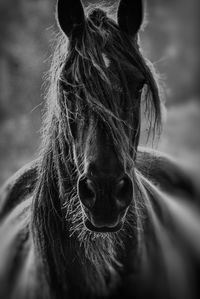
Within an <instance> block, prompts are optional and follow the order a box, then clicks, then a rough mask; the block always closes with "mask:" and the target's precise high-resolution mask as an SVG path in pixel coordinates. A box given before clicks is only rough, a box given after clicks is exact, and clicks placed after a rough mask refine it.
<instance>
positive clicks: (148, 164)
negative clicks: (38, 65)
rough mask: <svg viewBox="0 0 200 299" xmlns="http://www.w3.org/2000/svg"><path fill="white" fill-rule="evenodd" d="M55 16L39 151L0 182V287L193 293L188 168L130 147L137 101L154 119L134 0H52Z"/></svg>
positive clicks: (152, 87) (29, 295)
mask: <svg viewBox="0 0 200 299" xmlns="http://www.w3.org/2000/svg"><path fill="white" fill-rule="evenodd" d="M56 19H57V24H58V26H59V30H60V34H59V35H58V36H57V46H56V49H55V53H54V56H53V60H52V65H51V69H50V72H49V79H48V92H47V95H46V112H45V116H44V122H43V130H42V132H43V134H42V145H41V150H40V153H39V155H38V158H37V159H36V160H34V161H33V162H30V163H29V164H27V165H25V166H24V167H23V168H22V169H21V170H19V171H18V172H17V173H16V174H14V175H13V176H12V177H11V178H10V179H9V180H8V181H7V182H6V183H5V185H4V187H3V188H2V190H1V194H2V197H1V201H0V221H1V225H0V240H1V241H0V258H1V261H0V297H1V298H2V299H36V298H37V299H56V298H59V299H61V298H75V299H76V298H77V299H78V298H91V299H98V298H99V299H100V298H107V299H109V298H110V299H111V298H118V297H123V298H134V297H135V298H153V297H154V298H155V299H160V298H162V299H177V298H183V299H187V298H192V299H195V298H198V294H199V292H198V291H199V290H198V273H199V257H200V220H199V215H200V213H199V206H198V196H197V193H196V190H194V186H193V182H192V179H191V177H190V176H189V175H188V173H187V170H185V169H184V168H183V166H182V165H179V164H178V163H177V162H176V161H174V160H173V159H172V158H170V157H168V156H167V155H165V154H163V153H161V152H158V151H155V150H152V149H149V148H142V147H141V146H139V140H140V135H141V134H140V131H141V130H140V127H141V105H142V104H144V105H145V107H146V109H145V110H146V113H145V115H146V118H147V119H148V122H147V123H148V130H149V132H153V134H154V136H156V134H158V135H159V134H160V133H161V127H162V101H161V96H160V91H159V84H158V82H157V79H156V75H155V72H154V70H153V67H152V65H151V64H150V62H148V61H147V60H146V59H145V58H144V57H143V55H142V52H141V49H140V46H139V30H140V28H141V26H142V22H143V3H142V1H141V0H135V1H132V0H121V1H120V2H119V4H118V6H117V9H116V13H115V14H113V9H111V13H110V12H109V9H108V7H106V9H105V7H103V6H101V5H97V6H89V7H87V8H84V7H83V5H82V3H81V1H80V0H68V1H67V0H58V1H57V9H56Z"/></svg>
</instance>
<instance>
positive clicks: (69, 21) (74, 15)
mask: <svg viewBox="0 0 200 299" xmlns="http://www.w3.org/2000/svg"><path fill="white" fill-rule="evenodd" d="M56 18H57V22H58V25H59V26H60V28H61V29H62V31H63V32H64V33H65V35H67V36H68V37H69V36H70V35H71V33H72V31H73V29H74V28H75V27H77V26H79V28H80V29H83V27H84V24H85V15H84V10H83V6H82V3H81V0H58V1H57V13H56Z"/></svg>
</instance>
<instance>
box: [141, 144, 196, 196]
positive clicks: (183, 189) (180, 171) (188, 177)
mask: <svg viewBox="0 0 200 299" xmlns="http://www.w3.org/2000/svg"><path fill="white" fill-rule="evenodd" d="M136 167H137V169H138V170H139V171H140V172H141V173H142V174H143V175H144V176H145V177H147V178H148V179H149V180H150V181H152V182H153V183H154V184H155V185H157V186H158V187H160V189H162V190H163V191H165V192H167V193H169V194H173V195H179V196H184V197H187V198H190V199H194V200H198V197H199V194H200V190H198V188H197V186H196V185H195V182H194V180H193V176H192V174H191V173H190V171H189V170H188V169H186V168H185V167H183V165H181V164H180V163H178V162H177V161H175V160H174V159H173V158H171V157H169V156H168V155H166V154H164V153H162V152H159V151H155V150H152V149H148V148H142V147H139V150H138V154H137V160H136Z"/></svg>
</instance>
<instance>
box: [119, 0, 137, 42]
mask: <svg viewBox="0 0 200 299" xmlns="http://www.w3.org/2000/svg"><path fill="white" fill-rule="evenodd" d="M142 21H143V1H142V0H121V1H120V4H119V8H118V24H119V27H120V29H121V30H122V31H124V32H126V33H127V34H129V35H131V36H133V37H134V36H135V35H136V34H137V32H138V30H139V29H140V26H141V24H142Z"/></svg>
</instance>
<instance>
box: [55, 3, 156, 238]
mask: <svg viewBox="0 0 200 299" xmlns="http://www.w3.org/2000/svg"><path fill="white" fill-rule="evenodd" d="M142 20H143V6H142V1H124V0H123V1H121V2H120V4H119V7H118V11H117V22H116V21H114V20H112V19H110V18H109V17H108V16H107V13H106V11H103V10H102V9H99V8H98V9H93V10H90V11H89V12H88V15H87V16H86V15H85V13H84V9H83V6H82V4H81V1H79V0H76V1H64V0H62V1H61V0H59V1H58V7H57V21H58V25H59V27H60V29H61V31H62V33H63V37H64V39H66V38H68V40H69V44H68V52H67V54H66V55H64V57H65V58H64V59H63V63H62V67H60V74H59V93H60V99H59V107H60V110H62V114H63V115H62V116H60V117H61V118H65V120H64V123H65V124H66V126H65V127H64V130H65V136H66V139H67V141H68V145H69V152H70V157H71V160H72V161H73V162H72V163H74V164H75V168H76V174H77V175H76V181H77V194H78V197H79V200H80V203H81V207H82V212H83V219H84V224H85V226H86V227H87V229H89V230H91V231H96V232H115V231H118V230H120V229H121V228H122V226H123V223H124V220H125V216H126V213H127V210H128V208H129V206H130V204H131V203H132V201H133V198H134V188H135V187H134V173H135V167H134V164H135V163H134V161H135V158H136V153H137V146H138V142H139V135H140V103H141V94H142V91H143V87H144V86H147V89H148V92H147V94H148V95H147V94H146V97H147V98H148V97H149V93H150V94H151V96H150V98H151V99H149V98H148V99H146V101H147V105H152V107H151V110H154V112H155V122H159V117H160V106H159V105H160V101H159V95H158V90H157V86H156V83H155V81H154V79H153V76H152V75H151V72H150V70H149V69H148V67H147V66H146V63H145V62H144V60H143V58H142V56H141V54H140V52H139V45H138V31H139V29H140V27H141V24H142ZM66 51H67V49H66Z"/></svg>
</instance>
